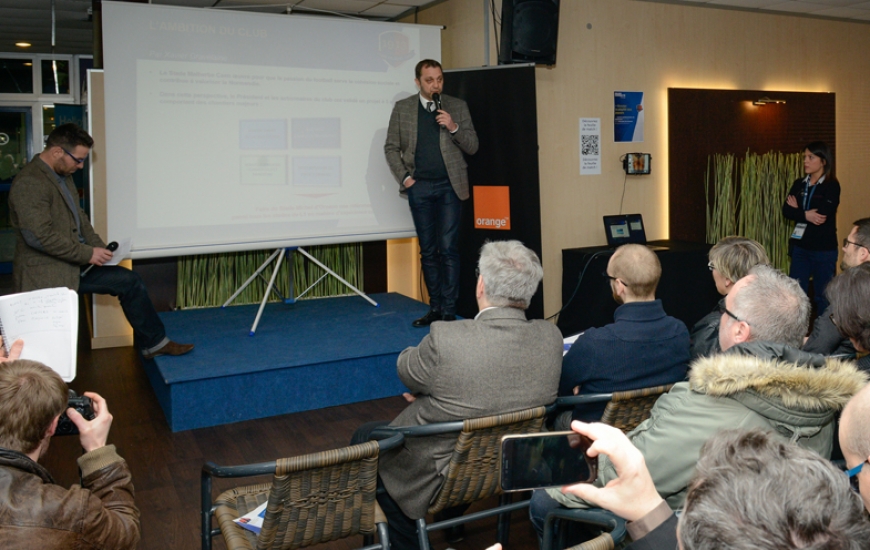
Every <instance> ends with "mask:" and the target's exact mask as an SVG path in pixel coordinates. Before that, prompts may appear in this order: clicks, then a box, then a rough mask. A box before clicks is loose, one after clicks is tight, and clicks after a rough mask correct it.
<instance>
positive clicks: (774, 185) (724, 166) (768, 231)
mask: <svg viewBox="0 0 870 550" xmlns="http://www.w3.org/2000/svg"><path fill="white" fill-rule="evenodd" d="M711 164H712V166H713V174H714V179H713V182H712V187H711V185H710V166H711ZM801 167H802V164H801V154H800V153H777V152H773V151H771V152H769V153H765V154H763V155H759V154H756V153H750V152H748V151H747V153H746V155H745V157H744V158H743V159H742V161H741V160H736V159H735V157H734V155H730V154H725V155H719V154H714V155H711V156H710V157H708V159H707V182H706V183H707V185H706V188H705V197H706V199H707V242H708V243H710V244H713V243H715V242H716V241H718V240H719V239H721V238H723V237H726V236H728V235H742V236H744V237H749V238H750V239H755V240H756V241H758V242H759V243H761V244H762V245H763V246H764V248H765V250H767V255H768V257H769V258H770V261H771V263H772V265H773V266H774V267H777V268H779V269H781V270H783V271H785V272H788V268H789V264H790V258H789V256H788V237H789V235H791V232H792V227H793V225H794V224H793V222H790V221H789V220H786V219H785V217H783V215H782V205H783V203H784V202H785V198H786V195H787V194H788V190H789V188H790V187H791V184H792V182H793V181H794V180H796V179H797V178H798V177H800V176H801ZM734 174H739V181H735V180H734ZM711 188H712V198H711V196H710V195H711V192H710V189H711ZM711 199H712V200H711Z"/></svg>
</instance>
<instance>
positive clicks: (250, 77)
mask: <svg viewBox="0 0 870 550" xmlns="http://www.w3.org/2000/svg"><path fill="white" fill-rule="evenodd" d="M102 5H103V20H104V35H103V39H104V58H105V59H104V63H105V97H106V100H105V105H106V136H107V143H106V171H107V177H108V182H107V204H108V220H107V221H108V226H109V234H108V236H107V237H108V238H109V239H115V240H118V239H121V238H125V237H132V239H133V243H134V247H133V256H134V258H147V257H157V256H167V255H184V254H198V253H207V252H223V251H232V250H254V249H258V248H272V247H277V246H293V245H312V244H326V243H334V242H359V241H366V240H381V239H388V238H402V237H408V236H412V235H414V226H413V222H412V220H411V216H410V212H409V209H408V204H407V200H406V199H404V198H402V197H401V196H400V195H399V193H398V190H399V186H398V183H397V182H396V181H395V178H394V177H393V175H392V174H391V173H390V171H389V168H388V167H387V163H386V160H385V158H384V150H383V147H384V142H385V140H386V132H387V124H388V122H389V118H390V113H391V111H392V108H393V104H394V103H395V102H396V101H397V100H399V99H403V98H405V97H407V96H408V95H411V94H414V93H416V91H417V90H416V87H415V86H414V66H415V64H416V63H417V61H419V60H420V59H423V58H426V57H429V58H435V59H438V58H439V57H440V47H441V45H440V35H439V33H440V30H439V28H437V27H428V26H422V25H407V24H399V23H382V22H374V21H347V20H336V19H328V18H317V17H299V16H286V15H280V16H276V15H266V14H258V13H250V12H238V11H231V10H214V9H190V8H177V7H167V6H157V5H153V4H147V5H146V4H135V3H127V2H112V1H109V0H106V1H104V2H103V4H102Z"/></svg>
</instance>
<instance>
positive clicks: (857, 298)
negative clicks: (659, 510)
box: [825, 263, 870, 372]
mask: <svg viewBox="0 0 870 550" xmlns="http://www.w3.org/2000/svg"><path fill="white" fill-rule="evenodd" d="M825 293H826V294H827V296H828V301H829V302H830V304H831V305H830V306H828V311H830V314H829V316H828V322H830V323H831V324H832V325H833V326H835V327H837V328H838V329H839V332H840V334H841V335H842V336H843V337H845V338H846V339H847V340H849V342H850V343H851V344H852V346H853V347H854V348H855V350H857V351H858V352H859V353H860V354H861V358H860V359H858V360H857V361H856V364H857V365H858V368H859V369H861V370H863V371H865V372H870V355H867V352H868V351H870V324H868V320H870V263H867V264H861V265H859V266H856V267H853V268H850V269H847V270H846V271H844V272H843V273H841V274H840V275H838V276H837V277H834V280H833V281H831V282H830V283H828V287H827V289H825Z"/></svg>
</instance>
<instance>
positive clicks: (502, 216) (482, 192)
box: [472, 185, 511, 230]
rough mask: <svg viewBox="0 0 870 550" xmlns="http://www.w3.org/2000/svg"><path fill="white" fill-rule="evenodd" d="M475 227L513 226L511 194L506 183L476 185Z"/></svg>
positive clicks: (499, 227)
mask: <svg viewBox="0 0 870 550" xmlns="http://www.w3.org/2000/svg"><path fill="white" fill-rule="evenodd" d="M472 190H473V192H474V228H475V229H501V230H507V229H510V228H511V194H510V187H508V186H506V185H486V186H474V188H473V189H472Z"/></svg>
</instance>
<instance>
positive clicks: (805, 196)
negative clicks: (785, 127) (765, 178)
mask: <svg viewBox="0 0 870 550" xmlns="http://www.w3.org/2000/svg"><path fill="white" fill-rule="evenodd" d="M833 169H834V161H833V159H832V158H831V152H830V150H829V149H828V146H827V144H825V142H823V141H814V142H812V143H810V144H809V145H807V146H806V149H804V173H806V176H805V177H803V178H798V179H797V180H796V181H795V182H794V183H793V184H792V186H791V189H790V190H789V192H788V197H787V198H786V200H785V204H784V205H782V214H783V216H785V217H786V218H788V219H790V220H794V221H795V227H794V231H793V232H792V234H791V239H790V241H789V249H790V250H791V269H790V271H789V276H790V277H792V278H794V279H797V281H798V282H799V283H800V285H801V288H803V289H804V292H807V290H808V288H809V283H810V277H812V279H813V294H814V295H815V302H816V310H817V311H818V312H819V313H821V312H822V311H825V309H826V308H827V307H828V301H827V299H825V287H826V286H828V282H829V281H830V280H831V279H832V278H833V277H834V274H835V273H836V271H837V253H838V243H837V207H838V206H839V205H840V183H839V182H838V181H837V178H836V177H834V174H833Z"/></svg>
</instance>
